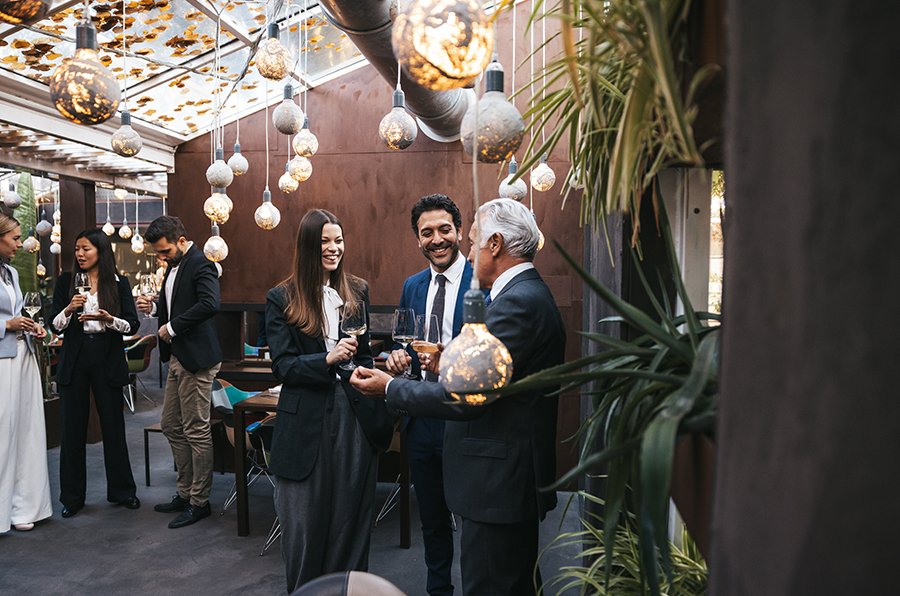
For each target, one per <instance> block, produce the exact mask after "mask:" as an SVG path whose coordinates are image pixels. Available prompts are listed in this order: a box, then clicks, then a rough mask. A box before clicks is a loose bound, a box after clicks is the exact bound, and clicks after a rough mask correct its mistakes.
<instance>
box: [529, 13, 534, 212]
mask: <svg viewBox="0 0 900 596" xmlns="http://www.w3.org/2000/svg"><path fill="white" fill-rule="evenodd" d="M531 13H532V14H534V0H531ZM528 33H529V36H530V38H531V53H530V54H529V58H528V59H529V61H530V63H531V78H530V79H529V81H528V90H529V92H530V93H531V103H532V104H534V100H535V97H534V27H529V28H528ZM530 128H531V150H532V151H534V112H532V113H531V126H530ZM531 171H532V172H534V167H533V166H532V168H531ZM528 202H529V204H530V205H531V212H532V213H534V186H532V185H531V174H529V175H528Z"/></svg>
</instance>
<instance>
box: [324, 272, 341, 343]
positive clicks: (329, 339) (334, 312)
mask: <svg viewBox="0 0 900 596" xmlns="http://www.w3.org/2000/svg"><path fill="white" fill-rule="evenodd" d="M322 293H323V300H322V314H323V315H324V316H325V329H323V330H322V335H324V336H325V348H326V350H327V351H329V352H330V351H331V350H333V349H334V346H336V345H337V343H338V331H339V330H340V328H341V307H342V306H343V305H344V301H343V300H341V295H340V294H338V293H337V290H335V289H334V288H332V287H331V286H322Z"/></svg>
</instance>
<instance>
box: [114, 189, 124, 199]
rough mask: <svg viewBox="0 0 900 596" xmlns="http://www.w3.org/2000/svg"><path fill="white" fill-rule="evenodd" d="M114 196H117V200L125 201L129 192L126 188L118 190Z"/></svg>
mask: <svg viewBox="0 0 900 596" xmlns="http://www.w3.org/2000/svg"><path fill="white" fill-rule="evenodd" d="M113 194H114V195H116V198H117V199H119V200H120V201H124V200H125V199H126V198H127V197H128V191H127V190H125V189H124V188H117V189H116V190H114V191H113Z"/></svg>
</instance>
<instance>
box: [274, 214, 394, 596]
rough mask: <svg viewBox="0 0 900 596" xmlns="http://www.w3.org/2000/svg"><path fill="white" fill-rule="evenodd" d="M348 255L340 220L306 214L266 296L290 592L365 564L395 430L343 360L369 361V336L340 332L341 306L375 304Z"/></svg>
mask: <svg viewBox="0 0 900 596" xmlns="http://www.w3.org/2000/svg"><path fill="white" fill-rule="evenodd" d="M343 256H344V231H343V228H342V227H341V222H340V221H338V219H337V218H336V217H335V216H334V215H333V214H331V213H329V212H328V211H324V210H322V209H313V210H312V211H309V212H308V213H307V214H306V215H305V216H304V217H303V220H302V221H301V222H300V229H299V230H298V231H297V244H296V247H295V250H294V266H293V268H292V270H291V275H290V277H288V278H287V279H286V280H284V281H283V282H282V283H281V284H280V285H279V286H278V287H276V288H274V289H272V290H269V293H268V296H267V299H266V337H267V339H268V342H269V349H270V350H271V352H272V372H273V374H274V375H275V377H276V378H277V379H278V380H279V381H281V382H282V388H281V394H280V396H279V398H278V415H277V417H276V418H275V429H274V432H273V437H272V449H271V458H270V460H269V470H270V471H271V472H272V473H273V474H274V475H275V510H276V512H277V513H278V519H279V521H280V522H281V530H282V536H281V554H282V557H283V558H284V563H285V571H286V575H287V589H288V592H293V591H294V590H295V589H297V588H298V587H300V586H301V585H303V584H304V583H306V582H308V581H310V580H312V579H315V578H316V577H319V576H320V575H325V574H327V573H332V572H337V571H368V567H369V534H370V530H371V528H372V523H373V518H374V506H375V472H376V466H377V461H378V453H377V452H378V451H385V450H387V448H388V446H389V444H390V442H391V435H392V433H393V424H392V420H391V416H390V414H388V411H387V408H386V407H385V405H384V402H383V401H374V400H370V399H367V398H365V397H363V396H362V395H360V394H359V393H357V392H356V390H355V389H353V388H352V387H351V386H350V385H349V383H347V380H346V379H347V377H349V375H350V372H349V371H342V370H341V368H340V367H339V366H338V365H339V364H340V363H341V362H344V361H347V360H350V359H351V358H355V360H356V362H358V363H359V364H360V365H364V366H369V367H371V366H372V351H371V349H370V348H369V333H368V332H365V333H363V334H362V335H360V336H358V338H357V337H350V336H347V335H343V334H342V333H341V330H340V318H341V311H343V314H344V315H347V314H349V313H348V311H350V310H353V311H355V312H353V313H352V314H354V315H360V314H362V313H360V312H358V311H359V310H361V309H362V308H363V307H362V304H365V305H366V307H368V302H369V288H368V286H367V285H366V282H365V281H364V280H362V279H360V278H358V277H355V276H353V275H350V274H349V273H346V272H345V271H344V262H343ZM367 310H368V309H367ZM366 326H367V327H368V316H366Z"/></svg>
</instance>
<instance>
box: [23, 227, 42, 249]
mask: <svg viewBox="0 0 900 596" xmlns="http://www.w3.org/2000/svg"><path fill="white" fill-rule="evenodd" d="M22 249H23V250H25V251H26V252H30V253H32V254H33V253H36V252H37V251H39V250H41V243H40V242H39V241H38V239H37V238H36V237H35V235H34V228H32V229H30V230H28V238H26V239H25V242H23V243H22Z"/></svg>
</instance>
